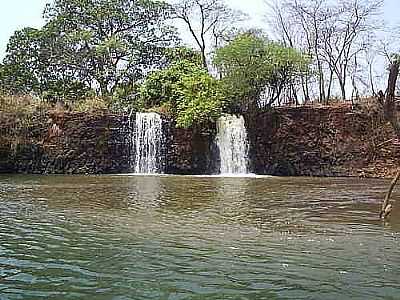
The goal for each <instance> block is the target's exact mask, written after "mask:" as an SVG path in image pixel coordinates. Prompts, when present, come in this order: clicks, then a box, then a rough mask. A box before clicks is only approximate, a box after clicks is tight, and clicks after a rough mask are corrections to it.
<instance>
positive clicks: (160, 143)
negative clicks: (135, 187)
mask: <svg viewBox="0 0 400 300" xmlns="http://www.w3.org/2000/svg"><path fill="white" fill-rule="evenodd" d="M133 144H134V149H135V151H134V160H133V162H134V171H135V173H137V174H161V173H163V163H164V160H163V153H162V152H163V151H162V149H163V147H164V145H165V135H164V133H163V129H162V119H161V116H160V115H158V114H156V113H136V118H135V126H134V136H133Z"/></svg>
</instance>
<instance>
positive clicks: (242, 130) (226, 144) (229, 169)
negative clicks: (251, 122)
mask: <svg viewBox="0 0 400 300" xmlns="http://www.w3.org/2000/svg"><path fill="white" fill-rule="evenodd" d="M217 146H218V149H219V153H220V161H221V167H220V173H221V174H247V173H248V152H249V143H248V139H247V131H246V127H245V124H244V118H243V117H242V116H240V117H236V116H230V115H225V116H223V117H221V118H219V119H218V121H217Z"/></svg>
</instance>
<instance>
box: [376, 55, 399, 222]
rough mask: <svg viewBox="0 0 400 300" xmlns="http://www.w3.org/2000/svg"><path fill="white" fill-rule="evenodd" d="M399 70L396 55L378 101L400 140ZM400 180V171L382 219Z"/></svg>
mask: <svg viewBox="0 0 400 300" xmlns="http://www.w3.org/2000/svg"><path fill="white" fill-rule="evenodd" d="M399 68H400V56H399V55H394V56H393V57H392V60H391V63H390V66H389V79H388V84H387V89H386V92H385V93H383V92H382V91H379V92H378V101H379V103H380V104H381V106H382V108H383V113H384V117H385V119H386V120H387V121H388V122H389V123H390V124H391V126H392V128H393V130H394V132H395V134H396V137H397V139H398V140H400V118H399V114H398V108H397V105H396V82H397V78H398V76H399ZM399 179H400V170H399V171H398V172H397V175H396V177H395V178H394V179H393V181H392V183H391V185H390V188H389V191H388V193H387V195H386V197H385V200H384V201H383V203H382V208H381V211H380V218H386V217H387V216H388V215H389V214H390V213H391V210H392V205H391V204H390V202H389V201H390V196H391V194H392V191H393V189H394V186H395V185H396V183H397V182H398V180H399Z"/></svg>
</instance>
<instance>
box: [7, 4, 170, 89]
mask: <svg viewBox="0 0 400 300" xmlns="http://www.w3.org/2000/svg"><path fill="white" fill-rule="evenodd" d="M169 16H170V8H169V5H167V4H166V3H165V2H162V1H152V0H135V1H134V0H84V1H82V0H54V1H53V2H52V4H48V5H47V6H46V9H45V17H46V19H47V24H46V25H45V26H44V27H43V29H41V30H37V29H33V28H25V29H23V30H21V31H17V32H16V33H15V34H14V36H13V37H12V38H11V40H10V43H9V45H8V50H7V55H6V58H5V61H4V64H5V67H4V68H5V72H6V73H7V74H8V75H7V76H6V77H7V78H8V79H7V80H6V81H8V82H9V84H10V85H11V86H12V87H13V88H15V89H19V90H20V91H21V92H35V93H37V94H40V95H42V94H43V93H50V94H53V93H54V94H56V95H61V96H62V97H66V95H68V93H69V91H73V90H77V91H79V90H81V89H86V90H94V91H95V92H96V93H97V94H98V95H101V96H112V95H114V94H115V93H116V91H117V90H118V93H121V89H127V90H130V89H131V86H132V85H133V84H134V83H136V82H137V81H139V80H141V79H143V77H144V76H145V74H146V73H147V72H148V71H149V70H154V69H155V68H158V67H159V66H160V65H161V64H162V62H163V57H164V50H165V48H166V47H167V46H170V45H171V44H174V43H175V40H176V34H175V29H173V28H172V27H170V26H168V25H167V24H166V20H167V19H168V18H169ZM2 81H5V80H2Z"/></svg>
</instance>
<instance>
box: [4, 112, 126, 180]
mask: <svg viewBox="0 0 400 300" xmlns="http://www.w3.org/2000/svg"><path fill="white" fill-rule="evenodd" d="M126 123H127V118H126V117H125V116H115V115H85V114H52V115H43V116H41V118H40V120H37V121H36V122H35V124H34V125H33V127H32V128H31V131H30V132H26V133H25V134H23V133H21V139H20V140H19V141H18V142H17V143H16V144H15V145H14V146H13V147H8V151H5V152H7V153H4V154H3V155H4V156H3V160H5V161H7V163H6V164H2V166H3V167H1V165H0V170H2V171H3V172H16V173H32V174H99V173H123V172H128V171H129V165H128V164H127V161H128V158H129V147H127V140H126V132H124V131H127V130H128V128H127V126H125V124H126ZM33 132H35V134H33ZM12 148H14V149H12ZM0 160H1V159H0ZM10 165H11V166H12V167H11V168H10Z"/></svg>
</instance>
